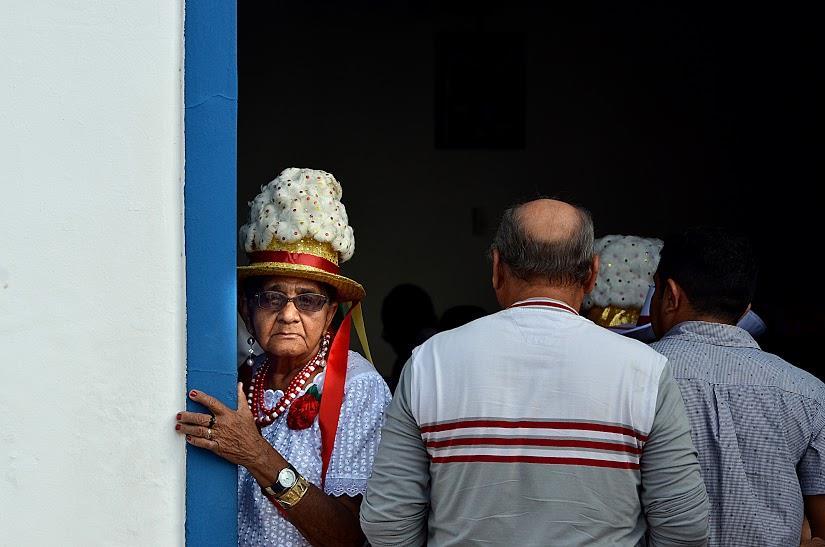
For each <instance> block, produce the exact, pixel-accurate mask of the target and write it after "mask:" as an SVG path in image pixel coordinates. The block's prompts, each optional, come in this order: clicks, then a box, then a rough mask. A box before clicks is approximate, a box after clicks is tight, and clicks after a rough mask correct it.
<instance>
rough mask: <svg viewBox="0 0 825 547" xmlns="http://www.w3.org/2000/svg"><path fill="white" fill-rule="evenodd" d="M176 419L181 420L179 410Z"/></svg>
mask: <svg viewBox="0 0 825 547" xmlns="http://www.w3.org/2000/svg"><path fill="white" fill-rule="evenodd" d="M175 419H176V420H180V412H178V415H177V416H175Z"/></svg>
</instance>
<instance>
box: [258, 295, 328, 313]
mask: <svg viewBox="0 0 825 547" xmlns="http://www.w3.org/2000/svg"><path fill="white" fill-rule="evenodd" d="M328 300H329V298H327V297H326V296H324V295H323V294H315V293H304V294H299V295H296V296H293V297H292V298H290V297H288V296H287V295H285V294H284V293H282V292H281V291H261V292H259V293H256V294H255V303H256V304H257V305H258V307H259V308H260V309H262V310H274V311H281V310H282V309H284V308H285V307H286V305H287V303H288V302H292V303H293V304H295V307H296V308H298V310H300V311H305V312H316V311H319V310H320V309H321V308H323V307H324V305H325V304H326V303H327V301H328Z"/></svg>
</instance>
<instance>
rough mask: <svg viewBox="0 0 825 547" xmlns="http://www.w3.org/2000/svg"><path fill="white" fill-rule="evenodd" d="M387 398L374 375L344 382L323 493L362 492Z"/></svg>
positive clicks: (380, 380) (387, 394)
mask: <svg viewBox="0 0 825 547" xmlns="http://www.w3.org/2000/svg"><path fill="white" fill-rule="evenodd" d="M322 397H323V395H322ZM390 398H391V396H390V391H389V389H388V388H387V384H386V383H384V380H383V378H381V376H379V375H378V373H377V372H374V371H373V372H370V373H365V374H359V375H358V376H357V377H355V378H354V379H352V380H350V381H348V382H347V384H346V386H345V388H344V402H343V403H342V405H341V414H340V418H339V420H338V432H337V433H336V436H335V447H334V448H333V450H332V457H331V458H330V462H329V469H328V471H327V476H326V481H325V482H324V492H326V493H327V494H331V495H333V496H341V495H347V496H358V495H363V494H364V493H365V492H366V490H367V479H369V477H370V475H371V474H372V465H373V462H374V461H375V453H376V452H377V451H378V443H379V442H380V441H381V427H382V426H383V425H384V411H385V410H386V408H387V406H388V405H389V403H390Z"/></svg>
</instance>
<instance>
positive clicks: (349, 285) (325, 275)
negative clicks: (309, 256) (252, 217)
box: [238, 262, 367, 302]
mask: <svg viewBox="0 0 825 547" xmlns="http://www.w3.org/2000/svg"><path fill="white" fill-rule="evenodd" d="M258 275H260V276H284V277H301V278H304V279H311V280H313V281H318V282H320V283H326V284H327V285H330V286H332V287H333V288H335V292H336V300H338V301H339V302H357V301H359V300H363V298H364V296H366V294H367V293H366V291H365V290H364V287H362V286H361V284H360V283H358V282H357V281H354V280H352V279H350V278H348V277H344V276H343V275H337V274H333V273H329V272H326V271H324V270H321V269H319V268H313V267H312V266H305V265H303V264H289V263H285V262H255V263H254V264H250V265H249V266H238V280H239V281H242V280H244V279H246V278H247V277H252V276H258Z"/></svg>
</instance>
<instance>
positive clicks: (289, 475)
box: [278, 467, 296, 488]
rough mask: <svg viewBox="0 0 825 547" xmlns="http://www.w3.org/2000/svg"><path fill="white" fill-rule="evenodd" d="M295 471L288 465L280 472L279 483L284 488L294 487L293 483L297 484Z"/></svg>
mask: <svg viewBox="0 0 825 547" xmlns="http://www.w3.org/2000/svg"><path fill="white" fill-rule="evenodd" d="M295 480H296V477H295V472H294V471H293V470H292V469H290V468H289V467H287V468H286V469H281V472H280V473H278V484H280V485H281V486H282V487H283V488H292V485H293V484H295Z"/></svg>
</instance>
